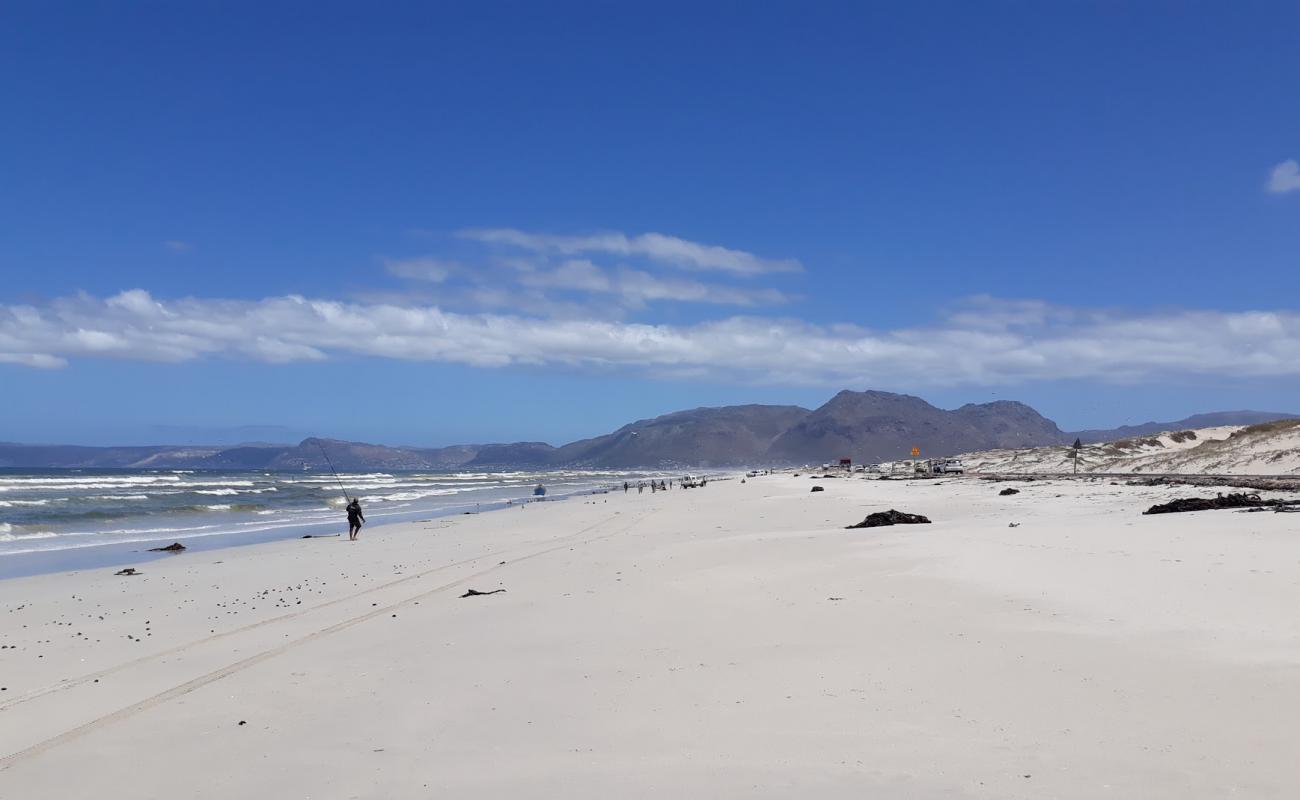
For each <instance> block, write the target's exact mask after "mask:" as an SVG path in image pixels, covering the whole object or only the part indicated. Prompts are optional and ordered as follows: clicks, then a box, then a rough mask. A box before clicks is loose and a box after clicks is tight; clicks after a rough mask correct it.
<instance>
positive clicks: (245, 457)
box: [0, 391, 1298, 471]
mask: <svg viewBox="0 0 1300 800" xmlns="http://www.w3.org/2000/svg"><path fill="white" fill-rule="evenodd" d="M1293 416H1298V415H1292V414H1279V413H1270V412H1263V411H1224V412H1217V413H1212V414H1198V415H1196V416H1193V417H1188V418H1187V419H1184V420H1179V421H1177V422H1149V423H1146V424H1144V425H1129V426H1125V427H1122V428H1115V429H1113V430H1108V431H1080V432H1078V433H1065V432H1062V431H1061V430H1060V429H1059V428H1057V427H1056V424H1055V423H1053V422H1052V421H1051V420H1049V419H1047V418H1045V417H1043V416H1042V415H1041V414H1039V413H1038V412H1037V411H1035V410H1034V409H1032V408H1030V407H1029V406H1027V405H1025V404H1023V403H1016V402H1011V401H1005V400H1003V401H998V402H994V403H982V404H969V405H964V406H962V407H961V408H958V409H954V410H952V411H946V410H944V409H941V408H936V407H934V406H932V405H930V404H929V403H927V402H925V401H924V400H922V399H921V398H919V397H912V396H910V395H905V394H892V393H890V392H875V391H868V392H850V391H843V392H840V393H839V394H837V395H835V396H834V397H833V398H831V399H830V401H828V402H827V403H826V404H825V405H823V406H822V407H821V408H818V409H817V410H815V411H809V410H808V409H806V408H799V407H798V406H765V405H746V406H723V407H720V408H696V409H692V410H689V411H678V412H675V413H672V414H665V415H663V416H661V417H655V418H654V419H643V420H638V421H637V422H633V423H631V424H628V425H624V426H623V427H622V428H619V429H618V430H616V431H614V432H613V433H610V434H606V435H604V436H597V437H595V438H593V439H583V440H581V441H577V442H572V443H570V444H567V445H564V446H563V447H559V448H556V447H552V446H551V445H549V444H546V443H545V442H516V443H514V444H461V445H452V446H450V447H438V448H418V447H387V446H384V445H376V444H365V443H362V442H345V441H340V440H337V439H316V438H308V439H304V440H302V441H301V442H299V443H298V444H283V445H278V444H272V445H262V444H251V445H240V446H235V447H220V446H204V447H188V446H173V445H158V446H145V447H79V446H72V445H27V444H5V443H0V467H20V468H28V469H31V468H95V467H118V468H134V469H269V470H302V469H310V470H323V469H326V468H327V467H326V462H325V456H324V455H323V454H322V452H321V450H322V447H323V448H324V450H325V452H327V453H328V454H329V458H330V460H331V461H332V462H333V463H334V466H335V467H336V468H337V469H339V470H341V471H351V470H424V469H435V470H436V469H494V468H506V467H522V468H531V469H545V468H550V467H585V468H597V469H631V468H636V467H693V466H701V467H724V466H758V465H765V464H773V465H775V464H820V463H822V462H825V461H830V460H833V459H837V458H844V457H847V458H852V459H853V460H854V461H855V462H859V463H861V462H877V461H887V460H892V459H898V458H906V457H908V456H909V455H910V453H911V450H912V448H913V447H919V448H921V454H922V456H924V457H930V456H943V455H954V454H957V453H967V452H974V451H981V450H994V449H1002V448H1023V447H1036V446H1041V445H1049V444H1068V443H1070V442H1073V441H1074V438H1075V436H1078V437H1079V438H1081V439H1083V441H1084V442H1099V441H1113V440H1116V439H1124V438H1128V437H1133V436H1143V435H1149V434H1151V433H1156V432H1159V431H1166V430H1183V429H1189V428H1205V427H1213V426H1218V425H1249V424H1255V423H1260V422H1271V421H1273V420H1278V419H1286V418H1290V417H1293Z"/></svg>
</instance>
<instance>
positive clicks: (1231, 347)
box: [0, 289, 1300, 386]
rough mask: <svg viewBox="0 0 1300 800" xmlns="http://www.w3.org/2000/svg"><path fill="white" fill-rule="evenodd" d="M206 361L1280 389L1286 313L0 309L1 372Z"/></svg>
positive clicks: (119, 301) (1295, 354) (1290, 344)
mask: <svg viewBox="0 0 1300 800" xmlns="http://www.w3.org/2000/svg"><path fill="white" fill-rule="evenodd" d="M1027 308H1028V309H1031V310H1032V313H1025V311H1026V309H1027ZM999 314H1002V317H999V316H998V315H999ZM972 315H974V316H972ZM212 356H221V357H226V358H242V359H249V360H257V361H265V362H286V361H301V360H322V359H328V358H336V357H341V356H360V357H377V358H393V359H404V360H410V361H428V362H443V363H456V364H468V365H472V366H478V367H507V366H511V365H525V364H526V365H564V366H569V367H574V368H584V369H607V368H623V369H636V370H644V371H646V372H647V373H650V374H657V375H678V376H690V375H709V376H711V377H712V378H718V379H732V380H741V381H763V382H798V383H808V384H831V385H841V386H843V385H871V384H880V383H886V382H887V383H889V384H892V385H898V384H903V383H907V384H913V385H934V386H939V385H949V386H951V385H962V384H999V383H1015V382H1023V381H1033V380H1052V379H1070V378H1075V379H1088V380H1102V381H1119V382H1126V381H1138V380H1144V379H1145V380H1160V379H1164V378H1166V377H1168V376H1177V375H1214V376H1223V377H1225V378H1226V377H1231V378H1239V377H1249V376H1256V377H1261V376H1274V377H1282V376H1297V375H1300V312H1293V311H1252V312H1223V311H1171V312H1162V313H1146V314H1133V313H1119V312H1114V311H1103V310H1090V309H1068V308H1060V307H1054V306H1050V305H1048V304H1045V303H1041V304H1040V303H1033V302H1030V303H1028V304H1026V302H1025V301H1017V302H1006V303H1003V302H1001V301H997V300H993V299H991V298H980V299H978V300H977V301H974V302H973V303H972V304H971V305H970V306H969V307H964V308H962V309H959V310H958V311H957V312H956V313H954V314H952V315H950V316H949V317H948V318H945V319H944V320H941V321H939V322H938V323H937V324H935V325H933V326H930V327H916V328H903V329H896V330H884V331H880V330H870V329H866V328H861V327H857V326H853V325H833V326H826V325H814V324H809V323H806V322H800V321H796V320H777V319H766V318H756V317H729V318H725V319H719V320H714V321H709V322H703V323H699V324H695V325H680V326H675V325H649V324H640V323H629V322H621V321H617V320H597V319H541V318H537V317H531V316H526V315H522V314H518V313H496V314H492V313H475V314H464V313H454V312H450V311H445V310H442V309H440V308H437V307H434V306H409V305H394V304H386V303H343V302H338V301H333V300H321V299H308V298H304V297H299V296H293V295H291V296H286V297H271V298H266V299H262V300H253V301H249V300H222V299H204V298H186V299H180V300H168V301H159V300H157V299H155V298H153V297H152V296H150V295H149V294H148V293H147V292H144V291H142V290H138V289H137V290H132V291H130V292H124V293H122V294H118V295H114V296H112V297H108V298H97V297H92V296H89V295H76V296H71V297H65V298H61V299H58V300H55V301H52V302H50V303H48V304H44V305H40V306H32V305H8V306H6V305H0V362H4V363H7V364H22V365H27V366H33V367H58V366H61V365H62V364H64V362H66V361H68V360H72V359H78V358H113V359H122V360H136V361H139V360H148V361H163V362H173V361H187V360H193V359H199V358H204V357H212Z"/></svg>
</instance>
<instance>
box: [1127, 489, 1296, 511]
mask: <svg viewBox="0 0 1300 800" xmlns="http://www.w3.org/2000/svg"><path fill="white" fill-rule="evenodd" d="M1295 505H1300V500H1263V499H1261V498H1260V496H1259V495H1258V494H1255V493H1254V492H1249V493H1248V492H1232V493H1231V494H1222V493H1220V494H1219V495H1217V496H1215V497H1180V498H1179V499H1177V500H1171V501H1169V502H1168V503H1158V504H1156V505H1154V506H1151V507H1150V508H1148V509H1147V510H1146V511H1143V512H1142V513H1143V514H1178V513H1181V512H1184V511H1210V510H1213V509H1216V508H1263V507H1267V506H1271V507H1282V506H1295Z"/></svg>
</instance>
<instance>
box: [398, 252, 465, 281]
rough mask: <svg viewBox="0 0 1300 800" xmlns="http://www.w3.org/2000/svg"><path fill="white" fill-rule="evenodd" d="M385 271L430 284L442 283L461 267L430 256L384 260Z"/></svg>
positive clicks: (452, 262)
mask: <svg viewBox="0 0 1300 800" xmlns="http://www.w3.org/2000/svg"><path fill="white" fill-rule="evenodd" d="M380 260H381V261H383V263H384V269H386V270H388V271H389V272H390V273H391V274H393V275H396V276H397V277H399V278H410V279H411V280H417V281H429V282H430V283H442V282H443V281H445V280H447V278H448V277H449V276H450V275H451V274H452V273H453V272H457V271H458V270H459V269H460V265H459V264H457V263H456V262H454V261H444V260H442V259H438V258H432V257H430V256H424V257H421V258H383V259H380Z"/></svg>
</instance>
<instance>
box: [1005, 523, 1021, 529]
mask: <svg viewBox="0 0 1300 800" xmlns="http://www.w3.org/2000/svg"><path fill="white" fill-rule="evenodd" d="M1007 527H1008V528H1019V527H1020V523H1019V522H1008V523H1007Z"/></svg>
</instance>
